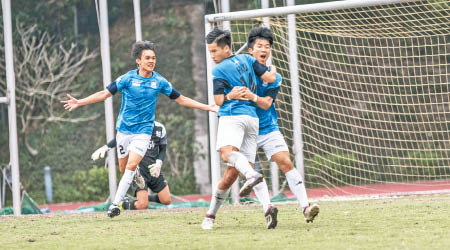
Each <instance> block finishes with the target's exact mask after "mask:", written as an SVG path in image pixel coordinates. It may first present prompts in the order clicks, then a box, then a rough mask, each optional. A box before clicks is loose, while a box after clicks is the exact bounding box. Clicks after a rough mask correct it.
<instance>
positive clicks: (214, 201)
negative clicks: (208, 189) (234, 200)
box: [206, 188, 228, 217]
mask: <svg viewBox="0 0 450 250" xmlns="http://www.w3.org/2000/svg"><path fill="white" fill-rule="evenodd" d="M227 191H228V190H222V189H219V188H217V191H216V193H215V194H214V195H213V196H212V197H211V203H210V204H209V210H208V212H206V214H208V215H212V216H214V217H215V216H216V214H217V211H218V210H219V208H220V206H222V204H223V202H224V201H225V199H226V198H227V196H228V192H227Z"/></svg>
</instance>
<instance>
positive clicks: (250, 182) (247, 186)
mask: <svg viewBox="0 0 450 250" xmlns="http://www.w3.org/2000/svg"><path fill="white" fill-rule="evenodd" d="M263 178H264V177H263V175H262V174H260V173H256V174H255V175H254V176H253V177H250V178H248V179H247V181H246V182H245V183H244V185H243V186H242V188H241V190H239V196H240V197H245V196H247V195H249V194H250V192H252V189H253V187H254V186H256V185H257V184H259V183H260V182H262V181H263Z"/></svg>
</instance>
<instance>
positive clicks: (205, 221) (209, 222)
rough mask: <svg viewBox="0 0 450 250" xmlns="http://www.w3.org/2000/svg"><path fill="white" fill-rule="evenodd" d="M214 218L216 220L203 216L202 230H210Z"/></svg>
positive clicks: (210, 216) (209, 216) (212, 217)
mask: <svg viewBox="0 0 450 250" xmlns="http://www.w3.org/2000/svg"><path fill="white" fill-rule="evenodd" d="M215 218H216V217H215V216H213V215H209V214H207V215H206V216H205V218H204V219H203V222H202V229H203V230H212V229H213V227H214V219H215Z"/></svg>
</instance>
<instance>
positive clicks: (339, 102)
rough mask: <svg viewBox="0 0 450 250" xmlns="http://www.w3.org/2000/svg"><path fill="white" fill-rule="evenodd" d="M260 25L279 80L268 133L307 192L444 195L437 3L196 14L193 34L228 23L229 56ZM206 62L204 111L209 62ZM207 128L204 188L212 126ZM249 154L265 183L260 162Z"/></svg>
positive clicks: (446, 56) (445, 86) (449, 8)
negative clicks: (273, 127)
mask: <svg viewBox="0 0 450 250" xmlns="http://www.w3.org/2000/svg"><path fill="white" fill-rule="evenodd" d="M291 2H292V1H291ZM267 18H268V20H269V25H270V28H271V29H272V31H273V33H274V36H275V38H274V44H273V46H272V63H273V64H274V65H275V66H276V67H277V70H278V72H279V73H280V74H281V75H282V76H283V85H282V87H281V90H280V93H279V95H278V97H277V100H276V104H275V105H276V108H277V113H278V117H279V125H280V129H281V132H282V133H283V134H284V136H285V139H286V142H287V143H288V145H289V147H290V152H291V154H292V159H293V162H294V163H295V165H296V167H297V169H298V170H299V171H300V173H304V177H305V183H306V186H307V188H308V189H309V190H308V191H311V190H313V191H314V190H317V191H318V192H319V191H320V192H321V194H323V195H332V196H336V195H345V196H352V195H361V194H364V195H365V194H383V193H392V192H398V193H399V192H405V193H411V192H428V191H432V190H435V191H436V190H440V191H442V190H444V191H446V192H448V190H449V189H450V151H449V150H450V105H449V103H450V95H449V91H450V89H449V84H450V73H449V68H450V65H449V63H450V25H449V23H450V1H449V0H429V1H408V0H371V1H360V0H347V1H337V2H328V3H318V4H308V5H300V6H289V7H280V8H272V9H260V10H250V11H240V12H230V13H221V14H213V15H207V16H205V21H206V24H205V29H206V33H208V32H209V31H211V30H212V29H213V27H214V26H215V25H217V23H218V22H223V21H229V22H230V28H231V33H232V42H233V49H234V50H238V49H239V48H241V47H242V46H243V45H244V44H245V42H246V39H247V36H248V32H249V31H250V30H251V29H252V28H254V27H257V26H261V25H262V24H263V22H264V20H267ZM245 51H246V50H244V51H242V52H241V53H245ZM207 64H208V71H207V73H208V91H209V102H210V103H212V102H213V101H214V99H213V95H212V80H211V71H212V68H213V66H214V65H213V62H212V60H211V59H210V57H209V55H208V56H207ZM209 121H210V132H211V133H210V136H211V141H210V144H211V148H210V150H211V173H212V185H213V188H215V187H216V186H217V183H218V180H219V179H220V173H221V169H220V158H219V156H218V154H215V153H213V152H216V151H215V139H216V128H217V118H216V117H215V115H210V119H209ZM258 155H259V157H258V158H259V159H260V165H261V166H262V170H263V172H264V174H265V176H266V178H267V177H268V176H270V170H269V169H270V166H269V164H268V161H265V160H266V159H265V156H263V154H261V152H259V154H258ZM261 160H264V161H261ZM275 176H276V175H275ZM280 178H284V175H280ZM268 180H269V183H275V184H276V183H278V182H277V181H278V180H274V181H271V180H270V178H268ZM282 181H283V179H280V183H282Z"/></svg>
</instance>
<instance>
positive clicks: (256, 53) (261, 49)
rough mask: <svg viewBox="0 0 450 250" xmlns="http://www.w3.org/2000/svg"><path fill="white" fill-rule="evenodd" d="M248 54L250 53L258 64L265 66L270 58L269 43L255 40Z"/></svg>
mask: <svg viewBox="0 0 450 250" xmlns="http://www.w3.org/2000/svg"><path fill="white" fill-rule="evenodd" d="M248 52H250V54H251V55H252V56H253V57H254V58H256V60H257V61H258V62H259V63H261V64H263V65H266V62H267V60H268V59H269V56H270V43H269V41H267V40H266V39H256V41H255V43H254V44H253V48H249V49H248Z"/></svg>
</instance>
